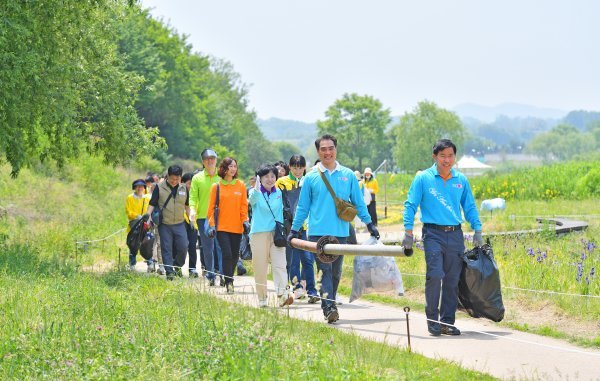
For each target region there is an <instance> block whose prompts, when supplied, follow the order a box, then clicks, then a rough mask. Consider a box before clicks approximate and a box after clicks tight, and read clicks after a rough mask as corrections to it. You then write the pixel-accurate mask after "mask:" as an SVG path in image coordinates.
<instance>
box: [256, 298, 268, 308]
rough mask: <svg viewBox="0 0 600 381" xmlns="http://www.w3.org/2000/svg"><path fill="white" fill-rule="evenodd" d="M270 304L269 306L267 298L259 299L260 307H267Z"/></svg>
mask: <svg viewBox="0 0 600 381" xmlns="http://www.w3.org/2000/svg"><path fill="white" fill-rule="evenodd" d="M268 306H269V304H268V303H267V299H264V300H259V301H258V307H259V308H267V307H268Z"/></svg>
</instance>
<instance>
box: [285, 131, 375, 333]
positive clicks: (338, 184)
mask: <svg viewBox="0 0 600 381" xmlns="http://www.w3.org/2000/svg"><path fill="white" fill-rule="evenodd" d="M315 148H316V149H317V154H318V155H319V160H320V162H319V163H318V164H317V165H316V166H315V167H314V168H313V169H312V170H311V171H310V173H308V174H307V175H306V176H305V177H304V184H303V186H302V190H301V191H300V199H299V201H298V206H297V208H296V214H295V215H294V220H293V222H292V228H291V230H290V234H289V235H288V243H290V245H291V241H292V239H294V238H300V233H299V231H300V229H301V228H302V224H303V223H304V221H305V220H306V218H308V240H309V241H313V242H316V241H318V240H319V239H320V238H321V237H323V236H327V235H329V236H333V237H336V238H337V240H338V241H339V243H342V244H344V243H346V241H347V239H348V235H349V231H350V223H349V222H348V221H347V220H343V219H342V218H340V217H339V216H338V213H337V210H336V202H335V201H334V197H333V196H334V195H333V194H331V193H334V194H335V196H336V197H337V198H338V199H341V200H343V201H350V202H351V203H352V204H353V205H354V207H355V208H356V212H357V213H356V214H357V215H358V217H359V218H360V220H361V221H362V222H364V223H365V224H366V225H367V229H368V230H369V233H371V235H372V236H374V237H376V238H379V232H378V231H377V228H376V227H375V225H373V223H372V222H371V216H370V215H369V212H368V211H367V206H366V204H365V201H364V199H363V193H362V190H361V189H360V187H359V186H358V181H357V180H356V177H355V176H354V172H353V171H352V170H351V169H349V168H346V167H344V166H342V165H340V163H338V162H337V160H336V157H337V139H336V138H335V137H334V136H332V135H329V134H326V135H323V136H321V137H320V138H318V139H317V140H315ZM325 181H327V182H328V183H329V184H328V185H329V187H330V188H331V192H330V190H329V189H328V185H327V184H326V182H325ZM352 218H354V216H352ZM343 260H344V257H343V256H342V255H340V256H339V257H338V258H336V259H335V260H334V261H333V262H332V263H324V262H322V261H321V260H319V258H318V257H317V258H316V261H317V266H318V268H319V270H321V271H322V274H323V275H322V280H321V290H320V296H321V308H322V309H323V315H324V316H325V319H326V320H327V322H328V323H329V324H331V323H334V322H336V321H337V320H338V319H339V312H338V310H337V306H336V303H335V299H336V294H337V289H338V285H339V283H340V278H341V276H342V264H343Z"/></svg>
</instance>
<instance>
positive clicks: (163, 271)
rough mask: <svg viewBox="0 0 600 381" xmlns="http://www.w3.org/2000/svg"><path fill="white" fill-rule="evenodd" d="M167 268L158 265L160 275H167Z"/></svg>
mask: <svg viewBox="0 0 600 381" xmlns="http://www.w3.org/2000/svg"><path fill="white" fill-rule="evenodd" d="M165 274H166V273H165V266H163V265H158V275H165Z"/></svg>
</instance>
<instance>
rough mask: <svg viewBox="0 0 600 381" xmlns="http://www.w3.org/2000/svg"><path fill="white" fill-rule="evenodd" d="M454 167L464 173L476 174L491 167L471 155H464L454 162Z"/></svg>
mask: <svg viewBox="0 0 600 381" xmlns="http://www.w3.org/2000/svg"><path fill="white" fill-rule="evenodd" d="M456 168H458V169H459V170H460V171H461V172H462V173H464V174H465V175H471V176H477V175H481V174H482V173H483V172H485V171H486V170H488V169H491V168H493V167H492V166H491V165H487V164H485V163H482V162H481V161H479V160H477V159H476V158H474V157H473V156H468V155H465V156H463V157H462V158H461V159H460V160H459V161H458V162H457V163H456Z"/></svg>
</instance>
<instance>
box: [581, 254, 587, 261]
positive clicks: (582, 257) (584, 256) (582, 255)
mask: <svg viewBox="0 0 600 381" xmlns="http://www.w3.org/2000/svg"><path fill="white" fill-rule="evenodd" d="M586 258H587V256H586V255H585V253H581V260H582V261H585V259H586Z"/></svg>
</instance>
